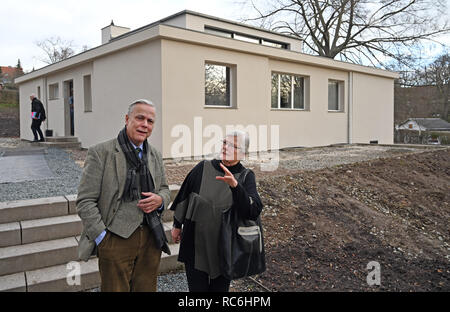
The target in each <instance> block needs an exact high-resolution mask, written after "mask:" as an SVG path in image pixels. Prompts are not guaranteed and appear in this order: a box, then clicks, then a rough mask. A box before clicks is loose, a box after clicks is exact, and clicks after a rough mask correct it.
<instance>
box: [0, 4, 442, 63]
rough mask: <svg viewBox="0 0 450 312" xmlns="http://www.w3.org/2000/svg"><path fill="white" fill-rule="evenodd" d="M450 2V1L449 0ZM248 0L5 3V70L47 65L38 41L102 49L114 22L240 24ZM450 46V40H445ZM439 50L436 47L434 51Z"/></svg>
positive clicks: (0, 39) (0, 42) (0, 26)
mask: <svg viewBox="0 0 450 312" xmlns="http://www.w3.org/2000/svg"><path fill="white" fill-rule="evenodd" d="M448 2H449V3H450V0H448ZM240 3H242V0H75V1H61V0H1V2H0V12H1V15H0V65H1V66H16V64H17V60H18V59H20V61H21V64H22V67H23V68H24V70H25V71H30V70H31V69H32V68H33V67H34V68H35V69H38V68H40V67H43V66H45V65H46V64H45V63H43V62H41V61H39V58H44V57H45V55H44V53H43V51H42V50H41V49H40V48H38V47H37V46H36V42H37V41H39V40H43V39H46V38H49V37H61V39H64V40H67V41H72V42H73V45H74V48H75V51H76V52H80V51H81V48H82V46H84V45H86V46H88V47H89V48H93V47H96V46H98V45H100V44H101V28H103V27H105V26H108V25H109V24H110V23H111V20H114V24H115V25H117V26H125V27H129V28H131V30H133V29H136V28H139V27H141V26H144V25H148V24H150V23H152V22H155V21H157V20H159V19H162V18H164V17H167V16H169V15H172V14H175V13H177V12H179V11H182V10H185V9H187V10H192V11H196V12H200V13H205V14H209V15H213V16H217V17H221V18H225V19H230V20H235V21H239V19H240V18H243V17H244V16H245V14H246V13H247V14H248V13H249V12H250V10H249V9H248V8H245V7H244V6H243V5H242V4H240ZM442 40H443V41H445V42H446V43H447V45H449V46H450V35H448V36H446V37H445V38H442ZM433 49H435V48H433V47H432V48H431V50H433Z"/></svg>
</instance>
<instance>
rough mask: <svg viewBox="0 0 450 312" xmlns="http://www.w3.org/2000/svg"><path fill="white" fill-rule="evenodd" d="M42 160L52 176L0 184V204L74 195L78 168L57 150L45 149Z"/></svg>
mask: <svg viewBox="0 0 450 312" xmlns="http://www.w3.org/2000/svg"><path fill="white" fill-rule="evenodd" d="M44 158H45V160H46V161H47V164H48V167H49V169H50V170H51V172H52V173H53V175H54V176H53V177H52V178H49V179H41V180H36V181H25V182H17V183H2V184H1V187H0V202H4V201H13V200H21V199H32V198H42V197H54V196H63V195H69V194H76V193H77V189H78V184H79V182H80V178H81V173H82V169H81V168H80V166H78V165H77V164H76V163H75V162H74V161H73V160H72V159H71V158H70V157H69V154H68V153H67V152H65V151H64V150H62V149H59V148H49V149H47V153H46V154H44Z"/></svg>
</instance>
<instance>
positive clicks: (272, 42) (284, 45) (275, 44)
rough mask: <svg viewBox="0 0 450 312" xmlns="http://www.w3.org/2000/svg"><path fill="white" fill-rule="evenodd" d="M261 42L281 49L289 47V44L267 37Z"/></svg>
mask: <svg viewBox="0 0 450 312" xmlns="http://www.w3.org/2000/svg"><path fill="white" fill-rule="evenodd" d="M261 44H262V45H265V46H269V47H274V48H279V49H287V45H286V44H284V43H278V42H275V41H270V40H266V39H262V40H261Z"/></svg>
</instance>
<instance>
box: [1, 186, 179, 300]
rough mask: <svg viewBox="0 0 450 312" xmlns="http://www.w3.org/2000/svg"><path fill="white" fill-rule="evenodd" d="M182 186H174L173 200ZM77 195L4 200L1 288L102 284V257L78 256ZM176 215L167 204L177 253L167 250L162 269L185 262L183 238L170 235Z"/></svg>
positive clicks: (167, 218)
mask: <svg viewBox="0 0 450 312" xmlns="http://www.w3.org/2000/svg"><path fill="white" fill-rule="evenodd" d="M178 189H179V187H178V186H175V185H171V186H170V190H171V200H173V199H174V198H175V195H176V193H177V192H178ZM75 200H76V195H67V196H60V197H51V198H40V199H32V200H20V201H12V202H2V203H0V291H21V292H25V291H27V292H42V291H71V292H73V291H82V290H87V289H91V288H95V287H98V286H100V274H99V272H98V258H96V257H92V258H91V259H89V261H87V262H84V261H78V251H77V248H78V240H79V239H80V235H81V230H82V223H81V220H80V218H79V217H78V215H77V214H76V208H75ZM172 218H173V213H172V212H171V211H169V210H165V211H164V213H163V222H164V228H165V230H166V235H167V238H168V240H169V243H170V245H169V247H170V250H171V253H172V255H170V256H168V255H166V254H165V253H163V254H162V258H161V264H160V268H159V270H160V272H167V271H170V270H174V269H178V268H180V267H181V263H179V262H178V261H177V257H178V249H179V244H174V243H173V242H172V239H171V235H170V230H171V226H172ZM75 270H76V271H75ZM78 271H79V272H80V274H79V275H76V274H75V273H74V272H78ZM77 276H78V280H77Z"/></svg>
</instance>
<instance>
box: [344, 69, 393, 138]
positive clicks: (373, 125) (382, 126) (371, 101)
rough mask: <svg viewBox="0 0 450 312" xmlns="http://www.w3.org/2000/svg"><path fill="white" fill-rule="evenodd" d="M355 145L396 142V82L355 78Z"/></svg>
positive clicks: (354, 76) (379, 78)
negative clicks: (373, 142) (374, 141)
mask: <svg viewBox="0 0 450 312" xmlns="http://www.w3.org/2000/svg"><path fill="white" fill-rule="evenodd" d="M353 94H354V95H353V114H352V117H353V118H352V119H353V125H352V126H353V143H369V142H370V141H372V140H377V141H378V143H380V144H393V142H394V81H393V79H389V78H382V77H376V76H371V75H365V74H361V73H354V74H353Z"/></svg>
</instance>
